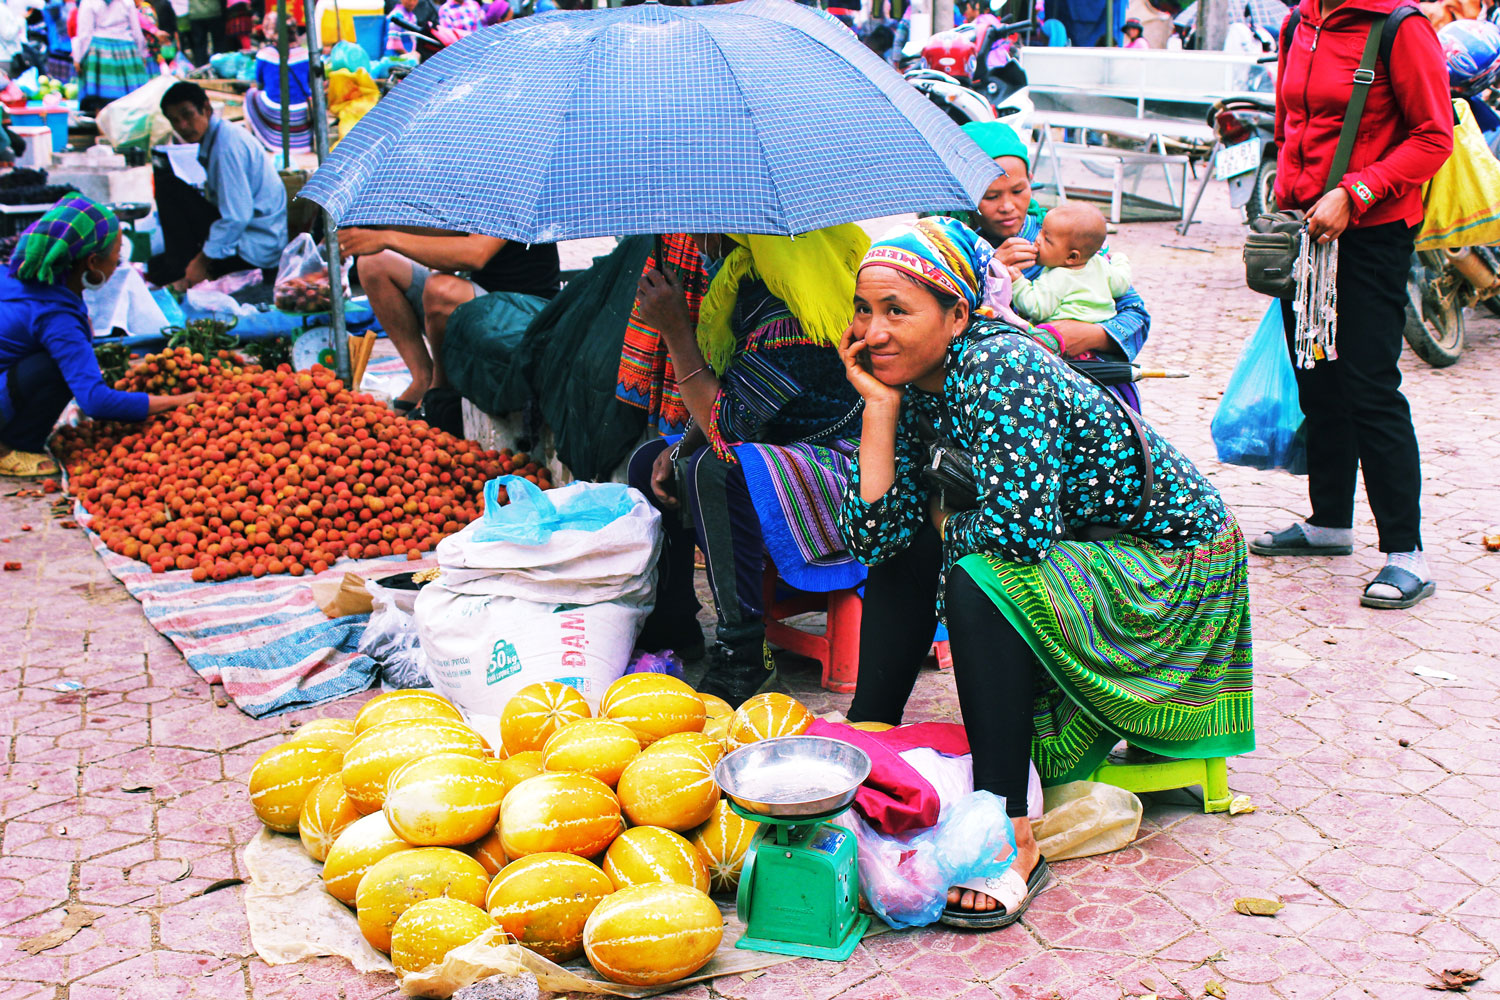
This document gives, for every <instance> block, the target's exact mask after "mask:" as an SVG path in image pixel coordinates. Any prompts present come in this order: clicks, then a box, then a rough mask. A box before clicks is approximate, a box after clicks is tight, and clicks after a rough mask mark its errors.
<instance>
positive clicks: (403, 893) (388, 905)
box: [354, 847, 490, 951]
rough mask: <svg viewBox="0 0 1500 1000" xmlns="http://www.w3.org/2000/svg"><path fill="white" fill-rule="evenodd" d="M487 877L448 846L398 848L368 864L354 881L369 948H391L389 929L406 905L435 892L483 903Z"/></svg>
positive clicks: (361, 929)
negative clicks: (356, 881) (357, 889)
mask: <svg viewBox="0 0 1500 1000" xmlns="http://www.w3.org/2000/svg"><path fill="white" fill-rule="evenodd" d="M489 885H490V877H489V875H488V874H487V873H486V872H485V870H484V866H482V865H481V864H480V863H479V862H478V861H475V860H474V859H473V858H471V857H469V856H468V855H467V854H465V853H464V852H463V851H455V850H453V849H452V848H451V847H417V848H413V849H412V850H410V851H397V852H396V853H395V854H391V855H388V856H387V857H384V858H381V859H380V860H379V861H377V862H375V863H374V864H373V865H371V866H370V870H369V871H367V872H365V877H364V878H362V879H360V880H359V892H358V893H356V894H355V897H354V907H355V910H356V911H357V912H358V915H359V930H360V933H361V934H363V935H364V936H365V940H366V941H368V942H370V947H372V948H378V949H380V950H381V951H390V950H391V928H392V927H393V926H395V923H396V918H397V917H399V916H401V914H403V913H405V912H406V910H407V908H408V907H410V906H411V904H413V903H415V902H417V901H418V900H423V899H432V898H434V897H436V896H447V897H448V898H450V899H459V900H463V901H464V902H465V903H472V904H473V905H475V906H482V905H484V893H485V890H486V889H488V888H489Z"/></svg>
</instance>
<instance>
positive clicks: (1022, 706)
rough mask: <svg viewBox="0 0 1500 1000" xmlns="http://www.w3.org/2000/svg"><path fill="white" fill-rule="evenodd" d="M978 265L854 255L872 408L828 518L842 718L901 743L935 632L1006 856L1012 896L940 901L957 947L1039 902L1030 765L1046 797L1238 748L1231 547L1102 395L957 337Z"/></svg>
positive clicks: (981, 340) (860, 340)
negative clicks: (944, 644)
mask: <svg viewBox="0 0 1500 1000" xmlns="http://www.w3.org/2000/svg"><path fill="white" fill-rule="evenodd" d="M990 254H991V249H990V246H989V244H987V243H985V242H984V241H983V240H981V239H979V237H978V236H977V235H976V234H975V233H974V231H973V230H971V229H969V228H968V227H967V226H965V225H963V224H962V223H959V222H956V221H954V220H952V219H941V218H933V219H923V220H922V221H920V222H919V223H918V224H917V225H916V226H914V227H912V226H908V227H902V228H899V229H897V230H895V231H893V232H892V233H891V234H889V235H887V236H886V237H885V238H884V239H882V240H880V241H878V242H877V243H876V244H875V245H874V246H873V247H871V248H870V252H869V253H868V254H866V255H865V259H864V263H863V264H862V265H861V269H860V272H859V280H858V284H857V285H856V288H855V298H854V323H853V325H852V326H851V327H850V329H849V332H848V333H847V334H845V337H844V342H843V345H842V347H841V349H840V350H841V353H842V355H843V358H844V364H845V368H846V371H847V374H848V378H849V381H850V382H851V383H852V384H853V385H854V386H855V388H857V389H858V390H859V393H860V395H861V396H863V397H864V400H865V410H864V417H863V434H862V436H861V438H860V444H859V456H858V459H857V460H856V463H855V467H854V469H853V471H852V474H851V477H850V480H849V486H848V490H847V492H846V493H845V496H844V504H843V509H842V511H841V515H840V517H841V523H842V525H843V529H844V533H845V540H846V541H847V542H848V544H849V549H850V551H851V552H853V553H854V554H855V555H856V556H858V557H859V558H860V559H861V560H862V561H863V562H865V563H867V564H868V565H869V567H870V575H869V579H868V581H867V582H866V585H865V604H864V618H863V627H862V630H861V635H860V666H859V684H858V688H857V689H856V691H855V695H854V702H853V704H852V705H851V706H850V709H849V713H848V714H849V718H850V720H851V721H854V722H885V723H889V724H892V725H897V724H899V723H900V722H901V714H902V710H903V709H904V708H905V705H906V700H907V698H908V697H909V696H910V694H911V690H912V685H913V683H914V682H915V680H916V674H917V668H918V666H919V665H920V663H921V661H922V656H923V654H924V653H925V652H926V649H927V647H928V646H929V645H930V644H931V643H932V633H933V627H934V625H935V624H936V618H937V617H938V615H939V614H942V615H943V617H944V619H945V620H946V622H947V626H948V634H949V639H950V643H951V649H952V653H953V673H954V681H955V683H956V684H957V687H958V701H959V707H960V708H961V709H962V710H963V717H964V725H965V727H966V728H967V731H968V737H969V745H970V748H971V749H972V751H973V755H974V787H975V788H977V789H982V790H985V791H990V792H993V793H995V794H996V795H1001V796H1004V798H1005V805H1006V811H1007V813H1008V814H1009V815H1010V816H1011V817H1012V823H1013V824H1014V826H1015V833H1016V843H1017V846H1018V858H1017V860H1016V863H1015V864H1014V865H1012V867H1011V869H1010V871H1009V872H1008V873H1007V875H1006V877H1005V878H1000V879H986V880H983V883H982V884H971V885H966V886H961V887H955V888H954V889H953V890H952V891H951V892H950V893H949V897H948V908H947V910H946V911H945V913H944V916H943V918H942V919H943V921H944V922H945V923H952V924H957V925H960V926H972V927H999V926H1004V925H1005V924H1008V923H1012V922H1014V921H1015V920H1016V919H1017V918H1019V916H1020V915H1021V913H1022V912H1024V911H1025V909H1026V907H1027V906H1028V905H1029V904H1030V901H1031V899H1032V898H1033V897H1034V896H1035V895H1036V894H1037V893H1038V892H1040V891H1041V890H1042V889H1043V888H1045V887H1046V884H1047V881H1048V878H1049V876H1048V872H1047V865H1046V861H1045V860H1044V859H1042V858H1041V857H1040V855H1039V853H1038V850H1037V844H1036V838H1035V837H1034V836H1033V835H1032V832H1031V823H1030V821H1029V820H1028V819H1027V818H1026V782H1027V776H1028V773H1029V772H1028V762H1029V761H1030V760H1032V759H1034V760H1035V761H1036V765H1037V769H1038V771H1040V772H1041V775H1042V780H1043V781H1044V782H1045V783H1048V784H1055V783H1059V782H1064V781H1073V780H1077V779H1080V778H1087V777H1088V776H1089V775H1090V774H1091V773H1092V772H1093V770H1094V768H1095V767H1097V766H1098V764H1099V763H1100V762H1101V761H1102V760H1103V759H1104V758H1105V756H1106V755H1107V754H1108V753H1109V751H1110V750H1111V749H1112V748H1113V747H1114V746H1115V744H1116V743H1118V742H1119V741H1120V740H1122V739H1125V740H1129V741H1130V743H1131V744H1132V745H1134V746H1137V747H1140V748H1142V749H1144V750H1147V751H1151V752H1154V753H1160V754H1165V755H1167V756H1171V757H1178V758H1209V757H1223V756H1227V755H1230V754H1239V753H1245V752H1247V751H1249V750H1252V749H1254V746H1255V738H1254V732H1253V728H1252V723H1251V709H1252V704H1251V692H1250V676H1251V670H1250V666H1251V648H1250V613H1249V590H1248V582H1247V574H1246V567H1245V560H1246V555H1245V542H1244V539H1243V538H1242V537H1241V535H1240V529H1239V527H1238V525H1236V524H1235V521H1234V518H1233V517H1231V516H1230V514H1229V512H1228V510H1226V509H1225V507H1224V503H1223V501H1222V500H1220V498H1219V494H1218V491H1217V490H1215V489H1214V487H1213V486H1212V485H1210V484H1209V482H1208V481H1207V480H1206V479H1204V478H1203V476H1202V474H1200V473H1199V472H1198V470H1197V469H1196V468H1194V467H1193V464H1192V463H1191V462H1190V461H1188V460H1187V458H1185V457H1184V456H1183V455H1182V453H1181V452H1179V451H1178V450H1177V449H1176V448H1174V447H1172V445H1171V444H1169V443H1168V442H1167V441H1165V440H1164V439H1163V438H1162V437H1161V436H1160V435H1159V434H1157V433H1156V431H1154V430H1152V429H1151V428H1150V427H1149V426H1147V425H1146V424H1145V423H1143V422H1141V421H1140V419H1139V417H1138V416H1136V415H1135V413H1134V412H1133V411H1131V410H1128V409H1126V408H1125V407H1124V405H1123V404H1121V403H1120V401H1119V400H1118V399H1116V398H1115V397H1114V396H1113V395H1112V394H1110V393H1108V392H1106V391H1105V390H1103V389H1101V388H1100V387H1099V386H1098V385H1096V384H1095V383H1093V382H1092V381H1090V380H1088V379H1087V378H1085V377H1084V376H1082V375H1079V374H1077V373H1075V372H1074V371H1073V370H1072V369H1070V368H1069V367H1068V366H1067V365H1065V364H1064V363H1063V362H1062V361H1061V360H1059V359H1058V358H1057V357H1055V356H1054V355H1052V354H1050V353H1049V352H1047V351H1046V350H1045V349H1043V348H1042V347H1040V346H1039V345H1037V344H1036V343H1035V342H1034V341H1032V340H1031V339H1030V338H1028V337H1025V336H1023V335H1021V334H1020V333H1019V332H1017V331H1015V330H1013V329H1011V328H1010V327H1007V326H1004V325H1002V324H999V323H995V322H992V321H987V320H974V319H973V318H972V317H973V310H974V309H975V308H976V306H977V305H978V303H979V302H980V301H981V300H982V298H983V293H984V280H985V274H986V268H987V267H988V264H989V257H990ZM929 426H930V427H932V428H934V429H935V431H936V436H937V437H938V438H939V439H941V440H942V441H943V442H944V443H945V444H946V445H948V446H950V447H952V448H955V449H960V450H962V451H963V452H965V453H966V454H967V456H968V459H967V460H966V461H964V462H962V463H960V464H961V465H962V467H963V470H964V473H965V475H964V478H965V479H966V480H969V481H971V483H972V486H973V488H974V489H975V490H977V493H978V499H977V502H975V503H974V505H973V506H972V507H970V508H968V509H964V510H950V509H948V508H947V507H946V506H944V500H945V493H944V492H940V491H939V490H938V489H936V488H934V487H932V486H931V485H929V482H928V480H927V479H926V478H925V477H924V476H923V474H922V473H923V469H924V467H926V466H927V465H928V464H929V454H930V451H931V449H930V447H929V446H928V445H926V444H924V442H925V441H929V440H930V439H931V438H932V436H933V434H932V433H931V432H929V431H927V430H926V428H927V427H929ZM1143 445H1144V448H1145V453H1144V455H1143V453H1142V446H1143ZM1148 460H1149V465H1148V464H1147V463H1148ZM1148 468H1149V470H1150V471H1149V474H1148V473H1147V470H1148ZM1090 539H1091V540H1090Z"/></svg>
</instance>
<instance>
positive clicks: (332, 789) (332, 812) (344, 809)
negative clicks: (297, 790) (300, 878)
mask: <svg viewBox="0 0 1500 1000" xmlns="http://www.w3.org/2000/svg"><path fill="white" fill-rule="evenodd" d="M359 816H360V813H359V810H358V809H356V808H354V803H353V802H350V801H349V796H347V795H345V794H344V779H343V777H342V776H340V775H337V774H330V775H328V777H326V778H324V779H323V780H322V781H320V782H318V783H317V785H315V786H314V787H313V790H312V792H311V793H309V794H308V796H307V800H306V801H305V802H303V803H302V812H301V814H300V815H299V816H298V817H297V834H298V835H299V836H300V837H301V838H302V849H303V850H304V851H306V852H307V853H308V856H309V857H311V858H312V859H313V860H314V861H323V860H325V859H326V858H327V857H328V852H329V850H331V849H332V848H333V842H334V841H335V840H338V839H339V834H341V833H343V832H344V830H345V829H346V828H347V827H348V826H349V824H350V823H353V822H354V821H355V820H357V819H359Z"/></svg>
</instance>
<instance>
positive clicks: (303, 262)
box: [274, 233, 333, 313]
mask: <svg viewBox="0 0 1500 1000" xmlns="http://www.w3.org/2000/svg"><path fill="white" fill-rule="evenodd" d="M274 294H275V301H276V308H277V309H280V310H281V311H282V312H295V313H317V312H327V311H328V310H329V309H331V308H332V307H333V297H332V294H331V293H330V291H329V287H328V262H327V261H326V260H324V259H323V253H322V251H321V250H319V249H318V244H317V243H316V242H315V241H314V240H313V238H312V236H310V235H309V234H307V233H302V234H300V235H299V236H298V237H297V238H296V239H294V240H292V242H290V243H288V244H287V247H286V249H285V250H283V251H281V269H280V271H279V272H278V273H277V276H276V289H275V293H274Z"/></svg>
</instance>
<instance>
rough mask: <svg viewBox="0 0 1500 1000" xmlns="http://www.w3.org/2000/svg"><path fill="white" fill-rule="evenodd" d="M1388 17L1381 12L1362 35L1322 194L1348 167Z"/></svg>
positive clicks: (1337, 182) (1336, 182)
mask: <svg viewBox="0 0 1500 1000" xmlns="http://www.w3.org/2000/svg"><path fill="white" fill-rule="evenodd" d="M1387 20H1389V18H1388V16H1387V15H1385V14H1380V15H1378V16H1377V17H1375V18H1373V19H1372V20H1371V21H1370V34H1369V35H1368V36H1367V37H1366V38H1365V52H1364V55H1362V56H1361V57H1360V60H1359V69H1357V70H1355V71H1354V89H1353V91H1351V92H1350V94H1349V109H1348V110H1347V111H1345V112H1344V124H1343V127H1342V128H1340V129H1339V144H1338V148H1337V149H1336V150H1334V153H1333V165H1332V166H1331V167H1329V169H1328V182H1327V183H1326V184H1324V185H1323V193H1324V194H1327V193H1328V192H1329V191H1332V190H1333V189H1334V188H1336V187H1338V186H1339V182H1340V181H1342V180H1343V179H1344V174H1345V173H1346V172H1347V171H1348V170H1349V157H1350V156H1351V155H1352V154H1353V153H1354V136H1355V134H1356V133H1357V132H1358V131H1359V120H1360V118H1361V117H1362V116H1363V115H1364V113H1365V98H1367V97H1369V96H1370V84H1372V83H1374V82H1375V58H1376V56H1378V55H1379V54H1380V38H1381V36H1382V35H1384V34H1385V23H1386V21H1387Z"/></svg>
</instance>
